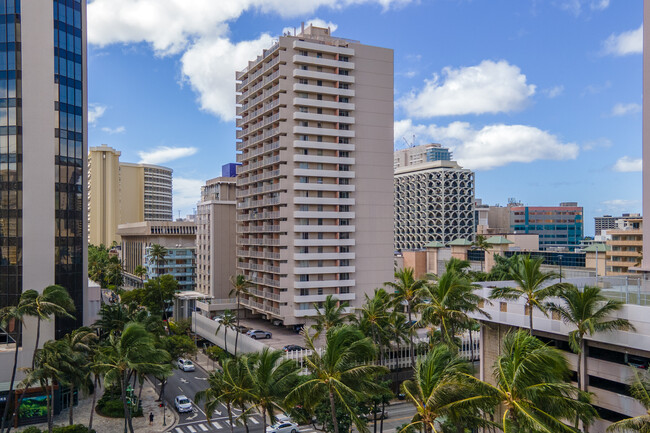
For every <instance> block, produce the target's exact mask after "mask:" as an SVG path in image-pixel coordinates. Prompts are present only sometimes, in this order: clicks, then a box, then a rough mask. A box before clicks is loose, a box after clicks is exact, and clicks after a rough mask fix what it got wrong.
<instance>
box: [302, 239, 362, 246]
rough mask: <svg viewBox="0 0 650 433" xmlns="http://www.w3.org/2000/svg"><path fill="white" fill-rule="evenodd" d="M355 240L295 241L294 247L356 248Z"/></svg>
mask: <svg viewBox="0 0 650 433" xmlns="http://www.w3.org/2000/svg"><path fill="white" fill-rule="evenodd" d="M354 244H355V240H354V239H295V240H294V241H293V245H294V246H296V247H337V246H354Z"/></svg>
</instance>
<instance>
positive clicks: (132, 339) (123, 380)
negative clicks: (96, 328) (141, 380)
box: [98, 322, 171, 433]
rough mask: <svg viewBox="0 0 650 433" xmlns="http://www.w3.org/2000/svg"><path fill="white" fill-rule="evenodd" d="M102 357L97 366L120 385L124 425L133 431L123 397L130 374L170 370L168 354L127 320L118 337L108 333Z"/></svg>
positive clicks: (149, 335) (142, 329) (129, 413)
mask: <svg viewBox="0 0 650 433" xmlns="http://www.w3.org/2000/svg"><path fill="white" fill-rule="evenodd" d="M100 353H101V360H100V362H99V364H98V367H99V368H101V369H102V370H103V372H104V374H105V378H106V381H107V382H109V383H115V384H118V385H119V386H120V391H121V395H122V404H123V406H124V417H125V426H124V431H125V433H126V427H127V425H128V428H129V431H130V432H131V433H133V423H132V421H131V410H130V407H129V404H127V400H126V388H127V385H128V380H129V377H131V374H134V373H147V374H153V375H157V376H160V375H164V374H166V373H169V370H170V369H171V365H170V363H169V361H170V357H169V353H167V352H166V351H164V350H161V349H157V348H156V347H155V340H154V337H153V335H152V334H151V333H149V332H148V331H147V330H146V329H145V328H144V326H143V325H142V324H140V323H136V322H131V323H128V324H127V325H126V326H125V327H124V330H123V331H122V334H121V335H120V336H119V337H118V336H117V335H115V334H111V335H110V336H109V338H108V342H107V345H106V346H103V347H101V348H100Z"/></svg>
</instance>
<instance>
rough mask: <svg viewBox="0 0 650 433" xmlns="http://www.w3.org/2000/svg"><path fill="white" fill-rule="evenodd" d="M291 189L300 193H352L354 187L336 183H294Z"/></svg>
mask: <svg viewBox="0 0 650 433" xmlns="http://www.w3.org/2000/svg"><path fill="white" fill-rule="evenodd" d="M293 188H294V189H295V190H301V191H349V192H352V191H354V189H355V187H354V185H341V184H338V183H294V184H293Z"/></svg>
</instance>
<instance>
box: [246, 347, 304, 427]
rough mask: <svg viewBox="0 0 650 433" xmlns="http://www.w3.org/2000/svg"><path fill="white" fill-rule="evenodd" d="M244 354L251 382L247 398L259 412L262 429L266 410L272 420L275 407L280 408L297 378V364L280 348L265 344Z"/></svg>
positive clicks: (298, 368)
mask: <svg viewBox="0 0 650 433" xmlns="http://www.w3.org/2000/svg"><path fill="white" fill-rule="evenodd" d="M245 358H246V360H247V362H246V363H245V365H246V367H247V371H248V375H249V377H250V378H251V379H252V384H253V387H252V391H251V393H250V398H249V401H250V402H251V404H252V405H253V406H255V407H256V408H257V410H258V411H259V412H260V414H261V415H262V422H263V426H262V431H263V432H265V431H266V426H267V422H266V420H267V414H268V417H269V419H270V420H271V423H273V419H274V418H275V415H274V412H275V410H276V409H280V410H282V403H283V401H284V399H285V397H286V396H287V394H288V393H289V392H290V391H291V390H292V389H293V388H294V387H295V386H296V384H297V382H298V371H299V370H300V367H299V366H298V364H296V363H295V362H294V361H293V360H290V359H287V358H284V353H283V352H282V351H279V350H270V349H269V348H268V347H265V348H264V349H263V350H262V352H259V353H256V354H252V355H250V356H248V357H245Z"/></svg>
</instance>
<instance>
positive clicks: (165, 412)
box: [163, 401, 167, 426]
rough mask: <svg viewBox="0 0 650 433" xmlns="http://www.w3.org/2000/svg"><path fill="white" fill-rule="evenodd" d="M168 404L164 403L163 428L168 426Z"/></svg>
mask: <svg viewBox="0 0 650 433" xmlns="http://www.w3.org/2000/svg"><path fill="white" fill-rule="evenodd" d="M166 409H167V403H165V402H164V401H163V426H166V425H167V411H166Z"/></svg>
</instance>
